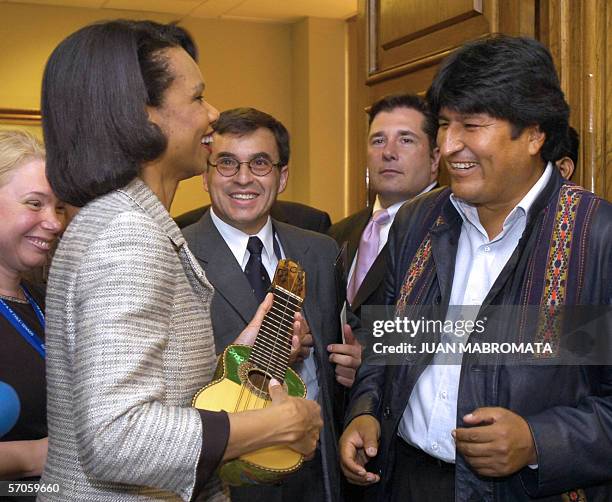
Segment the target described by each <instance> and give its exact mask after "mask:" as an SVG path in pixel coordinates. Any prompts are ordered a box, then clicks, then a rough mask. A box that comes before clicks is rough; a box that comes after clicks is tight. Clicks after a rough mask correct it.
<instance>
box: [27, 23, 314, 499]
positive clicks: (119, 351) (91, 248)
mask: <svg viewBox="0 0 612 502" xmlns="http://www.w3.org/2000/svg"><path fill="white" fill-rule="evenodd" d="M194 51H195V46H194V45H193V44H192V42H191V39H190V38H189V37H188V35H186V33H185V32H184V31H183V30H181V29H180V28H177V27H175V26H172V25H160V24H157V23H153V22H148V21H140V22H135V21H111V22H106V23H101V24H96V25H91V26H88V27H85V28H83V29H81V30H79V31H77V32H76V33H74V34H72V35H71V36H69V37H68V38H67V39H66V40H64V41H63V42H62V43H61V44H60V45H59V46H58V47H57V48H56V49H55V51H54V52H53V54H52V55H51V58H50V59H49V62H48V63H47V67H46V69H45V74H44V80H43V90H42V114H43V129H44V134H45V140H46V142H47V149H48V164H47V173H48V176H49V180H50V183H51V185H52V187H53V188H54V189H55V190H56V191H57V193H58V194H60V196H61V197H62V198H63V199H65V200H66V201H67V202H68V203H70V204H72V205H74V206H79V207H81V210H80V211H79V213H78V214H77V215H76V216H75V217H74V219H73V220H72V222H71V223H70V225H69V227H68V229H67V231H66V233H65V235H64V236H63V238H62V242H61V244H60V246H59V247H58V250H57V253H56V255H55V257H54V261H53V265H52V268H51V273H50V277H49V287H48V291H47V312H48V320H47V345H48V363H47V364H48V372H47V375H48V395H49V407H48V421H49V454H48V461H47V465H46V467H45V471H44V473H43V477H42V481H43V482H45V483H46V484H48V485H49V486H53V484H56V486H59V493H56V492H53V491H47V492H46V493H40V494H39V499H40V500H58V501H62V502H66V501H83V500H96V501H107V500H108V501H117V500H122V501H123V500H126V501H129V500H139V501H141V500H156V501H157V500H177V499H183V500H189V499H192V498H195V497H198V500H201V499H206V500H223V499H225V498H226V495H225V493H224V491H223V489H222V486H221V483H220V481H219V479H218V478H217V477H216V476H215V475H214V474H213V472H214V470H215V468H216V467H217V465H218V464H219V463H220V462H221V461H222V460H227V459H231V458H234V457H237V456H239V455H241V454H243V453H246V452H249V451H252V450H255V449H259V448H262V447H265V446H272V445H276V444H287V445H289V446H290V447H292V448H294V449H296V450H298V451H300V452H302V453H310V452H312V451H313V450H314V448H315V445H316V441H317V437H318V430H319V428H320V426H321V420H320V418H319V416H318V414H319V407H318V405H316V404H315V403H312V402H310V401H306V400H303V399H297V398H291V397H287V396H286V395H283V394H282V393H281V390H280V388H276V389H274V392H273V393H274V394H275V396H276V399H273V404H272V406H270V407H268V408H265V409H262V410H257V411H248V412H243V413H229V414H228V413H225V412H210V411H200V410H196V409H195V408H192V407H190V404H191V399H192V397H193V396H194V394H195V393H196V391H197V390H198V389H199V388H201V387H202V386H203V385H205V384H206V383H208V381H210V380H211V379H212V376H213V372H214V369H215V364H216V357H215V347H214V340H213V336H212V332H211V330H212V328H211V322H210V314H209V309H210V301H211V297H212V294H213V289H212V286H211V285H210V284H209V282H208V281H207V280H206V277H205V275H204V272H203V271H202V270H201V268H200V267H199V265H198V264H197V260H195V258H194V257H193V255H192V254H191V252H190V251H189V249H188V247H187V245H186V243H185V240H184V238H183V236H182V234H181V232H180V231H179V229H178V227H177V226H176V224H175V223H174V221H173V220H172V219H171V218H170V215H169V214H168V209H169V207H170V204H171V203H172V199H173V197H174V194H175V191H176V188H177V185H178V183H179V181H180V180H183V179H186V178H189V177H192V176H195V175H197V174H201V173H202V172H203V170H204V168H205V166H206V162H207V159H208V155H209V153H210V146H209V145H210V141H211V133H212V127H211V124H212V123H213V122H214V121H215V120H216V118H217V116H218V114H217V111H216V110H215V109H214V108H213V107H212V106H211V105H209V104H208V103H207V102H206V101H205V99H204V97H203V91H204V83H203V80H202V76H201V73H200V70H199V68H198V66H197V64H196V63H195V61H194V59H193V58H192V55H193V54H194ZM264 311H265V309H264V308H260V310H259V311H258V314H257V315H256V319H255V320H254V324H253V323H252V325H250V326H249V327H248V328H247V331H248V332H249V333H250V334H251V335H252V332H253V331H256V329H257V326H256V325H257V322H261V318H262V317H263V313H264ZM249 333H247V335H248V334H249Z"/></svg>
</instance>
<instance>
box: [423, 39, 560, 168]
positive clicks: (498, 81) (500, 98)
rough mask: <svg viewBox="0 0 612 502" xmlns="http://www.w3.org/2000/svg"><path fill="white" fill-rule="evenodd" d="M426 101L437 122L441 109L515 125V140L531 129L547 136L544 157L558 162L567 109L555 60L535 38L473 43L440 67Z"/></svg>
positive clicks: (460, 49) (513, 134) (456, 52)
mask: <svg viewBox="0 0 612 502" xmlns="http://www.w3.org/2000/svg"><path fill="white" fill-rule="evenodd" d="M427 101H428V102H429V105H430V107H431V110H432V112H433V113H434V114H435V115H436V116H437V115H438V114H439V113H440V109H441V108H448V109H450V110H453V111H456V112H459V113H463V114H475V113H486V114H488V115H490V116H492V117H495V118H498V119H503V120H507V121H508V122H510V123H511V124H512V126H513V127H512V139H516V138H517V137H518V136H519V135H520V134H521V132H522V131H523V130H524V129H525V128H526V127H528V126H533V125H537V126H539V128H540V130H541V131H543V132H544V133H545V134H546V139H545V141H544V145H543V147H542V151H541V156H542V159H543V160H545V161H554V160H556V159H558V158H559V148H560V144H561V142H562V141H563V138H564V137H565V135H566V134H567V128H568V120H569V106H568V104H567V102H566V101H565V97H564V96H563V91H562V90H561V86H560V84H559V78H558V76H557V71H556V70H555V65H554V63H553V60H552V57H551V55H550V53H549V52H548V50H547V49H546V47H544V46H543V45H542V44H541V43H540V42H538V41H537V40H534V39H531V38H519V37H510V36H506V35H496V36H494V37H492V38H488V39H485V40H477V41H474V42H470V43H468V44H466V45H464V46H463V47H461V48H459V49H457V50H456V51H455V52H453V53H452V54H451V55H450V56H448V57H447V58H446V59H445V60H444V61H443V62H442V65H441V66H440V69H439V70H438V73H437V74H436V76H435V78H434V81H433V83H432V84H431V87H430V88H429V91H427Z"/></svg>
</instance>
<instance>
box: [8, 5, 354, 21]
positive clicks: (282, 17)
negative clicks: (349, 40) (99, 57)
mask: <svg viewBox="0 0 612 502" xmlns="http://www.w3.org/2000/svg"><path fill="white" fill-rule="evenodd" d="M0 3H22V4H40V5H52V6H62V7H84V8H88V9H101V10H104V9H117V10H130V11H141V12H162V13H166V14H174V15H176V16H178V17H179V19H183V18H185V17H187V16H190V17H199V18H222V19H239V20H244V21H258V22H276V23H293V22H295V21H298V20H300V19H302V18H304V17H323V18H331V19H346V18H348V17H351V16H353V15H355V14H356V13H357V0H0Z"/></svg>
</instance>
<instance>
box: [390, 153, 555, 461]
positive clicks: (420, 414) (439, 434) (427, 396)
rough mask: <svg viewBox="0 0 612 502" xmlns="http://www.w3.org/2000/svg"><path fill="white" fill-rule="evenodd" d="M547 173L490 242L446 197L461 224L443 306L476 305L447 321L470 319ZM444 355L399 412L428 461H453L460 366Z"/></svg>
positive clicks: (465, 207)
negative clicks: (447, 362)
mask: <svg viewBox="0 0 612 502" xmlns="http://www.w3.org/2000/svg"><path fill="white" fill-rule="evenodd" d="M552 169H553V167H552V164H550V163H549V164H548V165H547V166H546V169H545V171H544V173H543V174H542V176H541V177H540V179H539V180H538V181H537V182H536V183H535V184H534V185H533V187H531V189H530V190H529V192H527V194H526V195H525V197H523V199H521V201H520V202H519V203H518V204H517V205H516V206H515V207H514V209H512V211H510V213H509V214H508V216H507V217H506V219H505V220H504V224H503V227H502V231H501V232H500V234H499V235H497V236H495V237H494V238H493V239H489V236H488V234H487V232H486V230H485V229H484V227H483V226H482V225H481V223H480V219H479V217H478V211H477V209H476V207H474V206H472V205H471V204H468V203H467V202H464V201H462V200H460V199H458V198H456V197H455V196H454V195H452V194H451V196H450V200H451V202H452V204H453V205H454V206H455V208H456V209H457V211H458V212H459V214H460V216H461V218H462V220H463V224H462V226H461V235H460V237H459V243H458V247H457V257H456V261H455V274H454V277H453V286H452V289H451V296H450V302H449V305H458V306H464V305H465V306H468V305H475V306H477V307H473V308H465V309H461V308H458V309H449V313H447V320H448V319H450V320H452V321H455V320H457V318H458V316H459V315H461V316H462V317H463V319H465V320H475V317H476V315H477V314H478V310H479V308H478V307H479V306H480V305H481V304H482V302H483V301H484V299H485V298H486V296H487V294H488V292H489V290H490V289H491V287H492V286H493V283H494V282H495V280H496V279H497V277H498V276H499V274H500V272H501V271H502V269H503V268H504V266H505V265H506V263H507V261H508V260H509V258H510V256H511V255H512V253H513V252H514V250H515V249H516V246H517V245H518V242H519V239H520V238H521V235H522V234H523V232H524V230H525V227H526V225H527V214H528V213H529V208H530V207H531V205H532V204H533V202H534V201H535V199H536V198H537V196H538V195H539V194H540V193H541V192H542V190H543V189H544V187H545V186H546V184H547V183H548V180H549V179H550V176H551V174H552ZM467 336H469V335H467ZM452 338H455V337H453V336H452V335H451V336H450V337H449V339H448V340H446V339H442V342H445V341H451V339H452ZM455 339H456V338H455ZM463 341H465V339H463ZM444 357H448V356H445V355H444V354H435V355H434V359H433V361H432V363H431V364H430V365H429V366H427V368H426V369H425V370H424V371H423V373H421V376H420V377H419V379H418V381H417V383H416V385H415V387H414V389H413V391H412V394H411V395H410V399H409V400H408V406H406V409H405V410H404V414H403V416H402V420H401V421H400V425H399V429H398V434H399V435H400V437H401V438H402V439H404V441H406V442H408V443H410V444H412V445H413V446H416V447H418V448H420V449H422V450H423V451H425V452H426V453H427V454H429V455H431V456H432V457H436V458H439V459H441V460H444V461H445V462H452V463H454V462H455V442H454V441H453V438H452V436H451V431H452V430H453V429H455V428H456V426H457V400H458V396H459V377H460V374H461V365H460V364H440V363H442V362H443V359H444ZM453 357H455V358H457V357H458V356H457V355H456V354H455V355H454V356H453ZM455 360H456V359H455Z"/></svg>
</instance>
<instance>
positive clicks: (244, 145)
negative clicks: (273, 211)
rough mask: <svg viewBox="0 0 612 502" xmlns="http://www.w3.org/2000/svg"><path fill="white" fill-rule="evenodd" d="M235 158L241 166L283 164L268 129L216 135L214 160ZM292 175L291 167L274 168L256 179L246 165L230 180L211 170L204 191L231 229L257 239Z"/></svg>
mask: <svg viewBox="0 0 612 502" xmlns="http://www.w3.org/2000/svg"><path fill="white" fill-rule="evenodd" d="M221 157H232V158H235V159H236V160H238V161H239V162H248V161H250V160H251V159H254V158H260V157H262V158H266V159H269V160H271V161H272V162H273V163H277V162H278V161H279V154H278V148H277V146H276V140H275V138H274V134H273V133H272V131H270V130H269V129H267V128H265V127H260V128H259V129H257V130H255V131H253V132H252V133H248V134H243V135H236V134H218V133H215V134H214V135H213V144H212V155H211V157H210V160H211V161H212V162H213V163H216V162H217V161H218V159H219V158H221ZM288 176H289V171H288V168H287V166H284V167H280V166H279V167H273V168H272V170H271V171H270V172H269V173H268V174H267V175H265V176H255V175H254V174H253V173H252V172H251V171H250V170H249V167H248V165H247V164H246V163H243V164H241V166H240V169H239V171H238V172H237V173H236V174H235V175H233V176H229V177H225V176H222V175H220V174H219V172H218V171H217V169H216V168H215V167H213V166H208V171H207V172H206V174H205V175H204V188H205V189H206V191H207V192H208V193H209V194H210V199H211V201H212V207H213V210H214V212H215V214H216V215H217V216H218V217H219V218H221V219H222V220H223V221H224V222H225V223H227V224H228V225H231V226H233V227H234V228H237V229H238V230H242V231H243V232H244V233H246V234H249V235H254V234H256V233H257V232H259V230H261V228H262V227H263V226H264V225H265V223H266V221H267V219H268V215H269V214H270V208H271V207H272V204H273V203H274V201H275V200H276V196H277V195H278V194H279V193H281V192H282V191H283V190H285V187H286V186H287V177H288Z"/></svg>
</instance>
